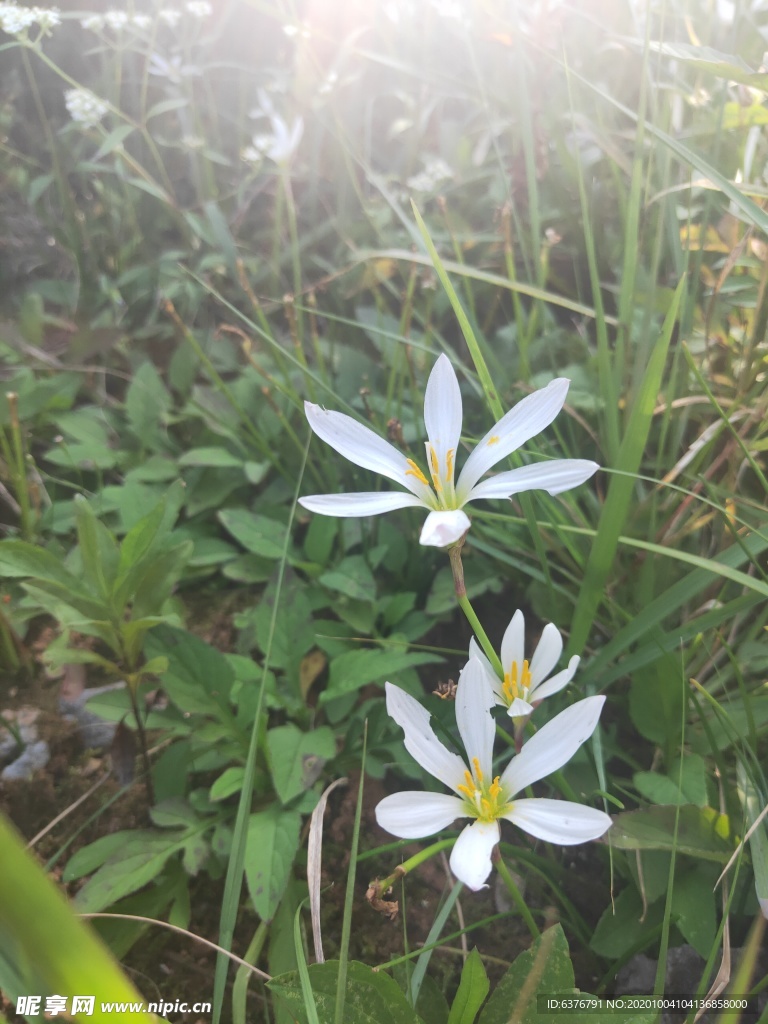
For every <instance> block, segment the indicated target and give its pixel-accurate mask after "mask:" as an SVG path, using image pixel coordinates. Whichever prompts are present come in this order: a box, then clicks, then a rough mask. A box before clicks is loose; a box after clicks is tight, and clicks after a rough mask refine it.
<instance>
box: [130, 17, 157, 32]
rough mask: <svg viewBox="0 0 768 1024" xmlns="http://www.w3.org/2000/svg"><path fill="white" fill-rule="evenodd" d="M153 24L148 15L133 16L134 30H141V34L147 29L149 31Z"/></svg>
mask: <svg viewBox="0 0 768 1024" xmlns="http://www.w3.org/2000/svg"><path fill="white" fill-rule="evenodd" d="M151 24H152V18H151V17H150V16H149V15H148V14H132V15H131V25H132V26H133V27H134V28H137V29H139V31H140V32H143V31H144V30H145V29H148V28H149V27H150V25H151Z"/></svg>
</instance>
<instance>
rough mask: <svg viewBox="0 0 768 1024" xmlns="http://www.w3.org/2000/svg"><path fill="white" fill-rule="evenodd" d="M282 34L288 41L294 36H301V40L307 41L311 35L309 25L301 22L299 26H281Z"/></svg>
mask: <svg viewBox="0 0 768 1024" xmlns="http://www.w3.org/2000/svg"><path fill="white" fill-rule="evenodd" d="M283 32H285V34H286V35H287V36H288V38H289V39H293V38H294V37H295V36H301V38H302V39H309V37H310V35H311V32H310V30H309V25H306V24H304V22H301V24H299V25H293V24H288V25H283Z"/></svg>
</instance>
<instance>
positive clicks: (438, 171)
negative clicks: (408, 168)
mask: <svg viewBox="0 0 768 1024" xmlns="http://www.w3.org/2000/svg"><path fill="white" fill-rule="evenodd" d="M452 177H453V171H452V170H451V168H450V167H449V166H448V164H447V163H446V162H445V160H442V159H441V158H440V157H433V158H431V159H429V160H427V162H426V163H425V165H424V170H423V171H420V172H419V173H418V174H414V175H413V176H412V177H410V178H408V180H407V181H406V185H407V186H408V188H411V189H413V190H414V191H415V192H434V190H435V189H436V188H437V186H438V185H440V183H441V182H443V181H448V180H449V179H450V178H452Z"/></svg>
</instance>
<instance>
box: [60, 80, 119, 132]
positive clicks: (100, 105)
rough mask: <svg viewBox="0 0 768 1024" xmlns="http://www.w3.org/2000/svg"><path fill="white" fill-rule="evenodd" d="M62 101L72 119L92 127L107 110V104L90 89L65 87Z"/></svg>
mask: <svg viewBox="0 0 768 1024" xmlns="http://www.w3.org/2000/svg"><path fill="white" fill-rule="evenodd" d="M64 102H65V104H66V107H67V110H68V111H69V116H70V117H71V118H72V120H73V121H77V122H78V123H80V124H82V125H85V127H86V128H93V127H94V126H95V125H97V124H98V123H99V121H101V119H102V118H103V117H104V115H105V114H106V113H107V112H108V110H109V104H108V103H105V101H104V100H101V99H99V97H98V96H96V95H95V93H92V92H91V90H90V89H67V91H66V92H65V93H64Z"/></svg>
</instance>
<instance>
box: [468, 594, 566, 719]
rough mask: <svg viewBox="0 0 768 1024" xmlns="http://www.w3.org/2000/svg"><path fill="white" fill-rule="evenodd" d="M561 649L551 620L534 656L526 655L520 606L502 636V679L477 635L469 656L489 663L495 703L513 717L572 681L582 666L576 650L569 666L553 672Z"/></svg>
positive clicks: (560, 640) (472, 642)
mask: <svg viewBox="0 0 768 1024" xmlns="http://www.w3.org/2000/svg"><path fill="white" fill-rule="evenodd" d="M562 653H563V638H562V637H561V636H560V632H559V630H558V628H557V626H555V625H553V623H551V622H550V623H548V624H547V625H546V626H545V627H544V629H543V631H542V634H541V639H540V640H539V642H538V645H537V647H536V650H535V651H534V652H533V657H532V658H531V660H530V661H528V660H527V659H526V657H525V618H524V616H523V613H522V612H521V611H519V610H518V611H516V612H515V614H514V615H513V616H512V621H511V622H510V624H509V625H508V626H507V628H506V630H505V632H504V636H503V637H502V640H501V668H502V670H503V672H504V679H503V680H500V679H499V677H498V676H497V675H496V673H495V672H494V670H493V668H492V667H491V663H490V661H488V659H487V658H486V656H485V655H484V654H483V652H482V651H481V650H480V648H479V646H478V645H477V643H476V642H475V639H474V637H473V638H472V640H470V642H469V656H470V658H472V657H475V658H478V659H479V660H480V661H481V662H482V663H483V665H484V666H485V667H486V669H487V671H488V679H489V681H490V684H491V687H492V689H493V692H494V695H495V697H496V703H497V704H501V705H503V706H504V707H505V708H506V709H507V714H508V715H509V716H510V718H519V717H521V716H524V715H530V713H531V712H532V711H533V702H536V703H538V701H540V700H544V698H545V697H551V696H552V694H553V693H558V692H559V691H560V690H562V689H563V687H564V686H567V685H568V683H570V681H571V679H573V677H574V675H575V673H576V669H577V668H578V667H579V661H580V659H579V656H578V655H577V654H574V656H573V657H572V658H571V660H570V661H569V662H568V668H564V669H563V670H562V672H558V673H557V674H556V675H554V676H550V672H551V671H552V669H553V668H554V667H555V665H556V664H557V663H558V661H559V660H560V655H561V654H562Z"/></svg>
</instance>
